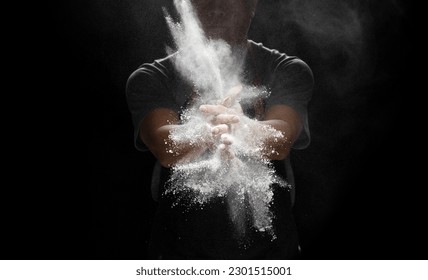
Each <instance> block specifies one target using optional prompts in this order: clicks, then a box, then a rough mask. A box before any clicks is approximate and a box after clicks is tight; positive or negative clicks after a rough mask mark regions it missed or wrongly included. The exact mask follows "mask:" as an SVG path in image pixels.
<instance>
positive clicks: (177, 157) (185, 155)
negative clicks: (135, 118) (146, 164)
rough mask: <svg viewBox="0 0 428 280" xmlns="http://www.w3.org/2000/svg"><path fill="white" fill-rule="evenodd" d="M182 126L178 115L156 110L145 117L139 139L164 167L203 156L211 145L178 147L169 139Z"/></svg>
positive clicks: (169, 110)
mask: <svg viewBox="0 0 428 280" xmlns="http://www.w3.org/2000/svg"><path fill="white" fill-rule="evenodd" d="M179 126H180V124H179V117H178V114H177V113H176V112H175V111H173V110H171V109H167V108H158V109H154V110H153V111H151V112H150V113H148V114H147V116H145V117H144V119H143V121H142V122H141V125H140V134H139V137H140V138H141V140H142V141H143V142H144V143H145V144H146V146H147V147H148V148H149V150H150V151H151V152H152V153H153V155H154V156H155V157H156V158H157V159H158V160H159V162H160V164H161V165H162V166H164V167H171V166H172V165H174V164H176V163H177V162H179V161H182V160H189V159H191V158H194V157H197V156H198V155H200V154H202V153H203V152H204V151H205V150H206V149H207V147H208V146H209V144H210V143H198V145H194V144H191V143H181V144H180V145H176V144H175V143H173V141H172V140H171V139H170V138H169V136H170V134H171V133H172V131H173V130H174V129H176V128H178V127H179Z"/></svg>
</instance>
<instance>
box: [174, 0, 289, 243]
mask: <svg viewBox="0 0 428 280" xmlns="http://www.w3.org/2000/svg"><path fill="white" fill-rule="evenodd" d="M174 4H175V7H176V8H177V11H178V14H179V15H180V19H181V22H180V23H176V22H174V21H173V20H172V18H171V17H170V16H169V15H168V14H167V15H166V19H167V23H168V25H169V27H170V30H171V33H172V35H173V38H174V41H175V43H176V45H177V48H178V52H177V55H176V58H175V60H174V63H175V64H174V65H175V67H176V69H177V70H178V72H179V73H180V74H181V75H182V76H183V77H185V78H186V79H187V80H188V81H189V82H190V83H192V84H193V85H195V87H196V88H197V89H198V92H199V95H200V99H199V101H198V102H197V103H196V104H194V105H193V106H192V107H191V108H187V110H185V111H184V113H183V114H182V116H181V122H182V125H181V126H180V127H179V128H178V129H176V130H174V131H172V132H171V134H170V140H171V141H172V143H173V144H174V145H181V144H183V143H187V144H190V145H193V146H195V147H196V146H198V145H200V143H204V142H205V141H207V140H211V141H212V139H211V138H210V137H212V135H211V129H212V127H213V126H212V125H211V123H210V119H209V118H207V116H206V115H204V114H203V113H202V112H201V111H200V110H199V106H200V105H202V104H222V102H224V100H225V99H226V98H227V97H228V96H227V94H228V92H229V90H230V88H231V87H233V86H236V85H242V90H241V92H240V94H239V96H236V98H233V99H231V100H230V102H231V104H228V105H229V106H230V107H231V108H232V107H235V108H236V107H239V103H240V102H251V101H252V100H254V99H255V98H257V97H266V96H267V95H268V94H269V93H268V92H267V91H266V89H264V88H256V87H254V86H250V85H244V84H243V82H242V79H241V78H240V74H241V68H240V67H241V65H242V61H243V56H242V54H240V53H239V52H238V55H236V52H233V51H232V49H231V47H230V46H229V45H228V44H226V43H225V42H223V41H221V40H211V39H208V38H205V36H204V33H203V31H202V29H201V28H200V25H199V22H198V19H197V17H196V15H195V13H194V11H193V10H192V7H191V5H190V4H189V3H188V1H177V0H174ZM239 118H240V121H239V123H237V124H232V125H231V130H232V132H231V133H230V135H228V136H227V137H230V139H232V140H233V142H232V144H231V145H230V147H229V149H230V151H231V153H232V154H233V155H234V156H233V157H232V158H230V159H228V160H224V158H223V157H222V148H223V147H222V144H220V143H219V142H215V144H214V146H213V147H212V148H211V149H208V150H207V151H206V152H205V153H204V154H203V155H202V156H200V157H199V158H197V159H194V160H192V162H181V163H178V164H176V165H175V166H174V167H173V168H172V175H171V178H170V180H169V182H168V188H167V190H166V193H172V194H174V195H175V196H176V198H177V199H176V204H178V203H183V204H186V205H188V207H196V206H198V205H199V206H201V205H203V204H205V203H209V202H210V200H211V199H212V198H214V197H225V198H226V201H227V204H228V205H227V207H228V209H229V216H230V219H231V220H232V222H233V223H234V225H235V228H236V230H237V231H241V232H245V229H244V228H243V226H242V224H243V221H242V219H243V217H245V215H242V211H249V213H251V214H252V221H253V227H254V228H255V229H256V230H258V231H261V232H268V233H270V234H271V235H272V237H273V238H275V233H274V231H273V227H272V219H273V218H274V217H273V215H272V213H271V211H270V205H271V203H272V199H273V191H272V189H271V185H273V184H278V185H280V186H282V187H285V186H287V183H286V182H284V181H283V180H282V179H281V178H279V177H278V176H276V175H275V171H274V169H273V167H272V166H271V163H270V162H269V161H268V160H266V159H264V158H263V157H262V150H263V149H265V148H266V147H264V146H263V143H264V141H265V139H267V138H275V139H276V140H277V141H285V140H286V137H285V136H284V135H283V134H282V133H281V132H279V131H277V130H275V129H273V128H272V127H270V126H267V125H265V126H261V124H260V123H258V121H257V120H254V119H250V118H248V117H246V116H244V115H242V116H239ZM254 126H258V127H262V128H263V129H262V131H260V132H259V133H257V134H255V133H254V129H252V128H253V127H254ZM171 152H172V150H171ZM272 152H273V153H275V151H274V150H273V151H272ZM243 205H248V206H249V208H250V209H247V208H246V207H243Z"/></svg>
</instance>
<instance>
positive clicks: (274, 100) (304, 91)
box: [266, 55, 314, 149]
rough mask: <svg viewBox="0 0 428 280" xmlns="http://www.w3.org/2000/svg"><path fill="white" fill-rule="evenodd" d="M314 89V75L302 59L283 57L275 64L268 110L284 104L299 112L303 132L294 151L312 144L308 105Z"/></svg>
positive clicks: (296, 142) (267, 105)
mask: <svg viewBox="0 0 428 280" xmlns="http://www.w3.org/2000/svg"><path fill="white" fill-rule="evenodd" d="M313 87H314V79H313V73H312V71H311V69H310V68H309V66H308V65H307V64H306V63H305V62H304V61H303V60H301V59H299V58H296V57H289V56H286V55H282V56H281V57H280V58H279V59H278V60H277V61H276V63H275V65H274V69H273V75H272V78H271V81H270V89H271V95H270V96H269V98H268V99H267V102H266V108H269V107H271V106H273V105H277V104H284V105H288V106H290V107H292V108H293V109H294V110H296V111H297V112H298V114H299V115H300V117H301V120H302V122H303V131H302V133H301V134H300V136H299V138H298V139H297V140H296V141H295V143H294V145H293V148H294V149H304V148H306V147H307V146H308V145H309V143H310V139H311V138H310V131H309V123H308V110H307V108H308V103H309V101H310V100H311V98H312V91H313Z"/></svg>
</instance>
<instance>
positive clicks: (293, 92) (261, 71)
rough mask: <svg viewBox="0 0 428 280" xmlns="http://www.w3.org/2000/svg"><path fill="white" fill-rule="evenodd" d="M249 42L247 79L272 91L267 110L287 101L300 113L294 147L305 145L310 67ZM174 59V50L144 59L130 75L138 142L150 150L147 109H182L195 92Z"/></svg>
mask: <svg viewBox="0 0 428 280" xmlns="http://www.w3.org/2000/svg"><path fill="white" fill-rule="evenodd" d="M249 42H250V49H249V51H248V53H247V56H246V61H245V64H244V71H243V73H244V79H245V80H246V81H244V82H246V83H247V84H256V86H263V87H265V88H267V90H268V91H269V92H270V95H269V96H268V97H267V98H265V99H264V100H263V104H264V109H265V110H266V109H268V108H269V107H271V106H273V105H276V104H285V105H289V106H291V107H292V108H294V109H295V110H296V111H297V112H298V113H299V115H300V117H301V119H302V122H303V125H304V129H303V131H302V133H301V135H300V137H299V138H298V139H297V141H296V142H295V143H294V146H293V148H295V149H303V148H306V147H307V146H308V145H309V142H310V133H309V126H308V117H307V115H308V114H307V105H308V102H309V101H310V99H311V97H312V89H313V84H314V82H313V75H312V71H311V69H310V68H309V66H308V65H307V64H306V63H305V62H303V61H302V60H301V59H299V58H297V57H295V56H288V55H286V54H284V53H280V52H278V51H277V50H274V49H269V48H266V47H265V46H263V45H262V44H261V43H255V42H253V41H249ZM173 59H174V54H173V55H169V56H167V57H165V58H163V59H159V60H155V61H154V62H153V63H145V64H143V65H141V66H140V67H139V68H138V69H137V70H135V71H134V72H133V73H132V74H131V75H130V77H129V79H128V82H127V85H126V95H127V101H128V106H129V109H130V112H131V114H132V119H133V124H134V128H135V131H134V136H135V146H136V148H137V149H138V150H140V151H146V150H147V147H146V146H145V145H144V143H143V142H142V141H141V140H140V138H139V137H138V135H139V129H140V123H141V121H142V120H143V118H144V117H145V116H146V115H147V113H149V112H150V111H151V110H153V109H155V108H169V109H172V110H174V111H176V112H180V111H181V110H183V109H184V108H183V107H184V106H185V104H186V101H187V100H188V99H189V97H190V95H191V94H192V88H191V87H190V86H189V85H188V84H187V83H186V81H184V80H183V79H182V77H181V76H180V74H178V73H177V71H176V70H175V67H174V64H173ZM243 107H244V106H243ZM244 112H247V115H250V117H251V109H250V108H247V110H245V108H244Z"/></svg>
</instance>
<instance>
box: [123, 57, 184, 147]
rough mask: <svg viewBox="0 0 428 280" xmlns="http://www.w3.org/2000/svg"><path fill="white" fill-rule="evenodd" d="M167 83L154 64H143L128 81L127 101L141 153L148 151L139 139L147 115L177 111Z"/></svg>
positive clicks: (136, 143) (136, 141) (166, 78)
mask: <svg viewBox="0 0 428 280" xmlns="http://www.w3.org/2000/svg"><path fill="white" fill-rule="evenodd" d="M167 81H168V76H166V75H165V73H163V72H161V71H160V70H158V69H156V68H155V67H154V66H153V64H143V65H142V66H141V67H140V68H138V69H137V70H135V71H134V72H133V73H132V74H131V75H130V76H129V78H128V80H127V83H126V99H127V103H128V108H129V111H130V112H131V116H132V122H133V126H134V144H135V147H136V148H137V150H139V151H147V147H146V146H145V144H144V143H143V142H142V141H141V139H140V137H139V130H140V124H141V121H142V120H143V119H144V117H145V116H146V115H147V113H149V112H150V111H152V110H153V109H155V108H170V109H173V110H177V104H176V102H175V101H174V99H173V98H172V97H171V91H170V89H169V88H168V83H167Z"/></svg>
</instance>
